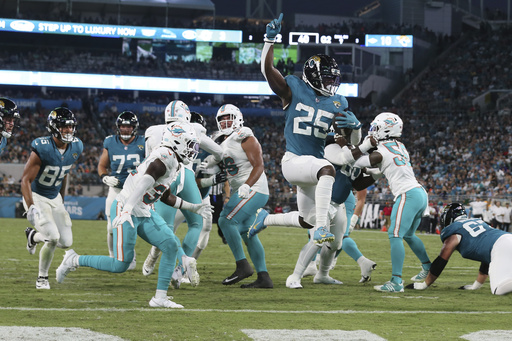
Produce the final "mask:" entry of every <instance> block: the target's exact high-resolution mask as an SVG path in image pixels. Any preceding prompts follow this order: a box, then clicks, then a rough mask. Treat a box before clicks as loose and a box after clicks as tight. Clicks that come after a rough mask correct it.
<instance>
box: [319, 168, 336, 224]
mask: <svg viewBox="0 0 512 341" xmlns="http://www.w3.org/2000/svg"><path fill="white" fill-rule="evenodd" d="M333 184H334V177H332V176H330V175H324V176H321V177H320V179H318V184H317V185H316V190H315V207H316V225H315V227H320V226H327V221H328V217H327V216H328V212H329V206H330V203H331V195H332V185H333Z"/></svg>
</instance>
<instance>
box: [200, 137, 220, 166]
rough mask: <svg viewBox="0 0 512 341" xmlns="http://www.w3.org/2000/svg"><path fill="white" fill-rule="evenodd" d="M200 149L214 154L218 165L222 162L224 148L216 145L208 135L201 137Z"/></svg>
mask: <svg viewBox="0 0 512 341" xmlns="http://www.w3.org/2000/svg"><path fill="white" fill-rule="evenodd" d="M200 147H201V149H203V150H205V151H207V152H208V153H210V154H212V155H213V157H214V158H215V161H216V163H219V162H220V161H221V160H222V147H221V146H219V145H218V144H217V143H215V142H214V141H213V140H212V139H211V138H210V137H208V136H206V135H203V136H201V143H200Z"/></svg>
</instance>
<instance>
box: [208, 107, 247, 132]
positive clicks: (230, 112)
mask: <svg viewBox="0 0 512 341" xmlns="http://www.w3.org/2000/svg"><path fill="white" fill-rule="evenodd" d="M224 116H229V117H228V119H227V120H226V119H224ZM215 119H216V120H217V127H218V128H219V131H220V132H221V134H223V135H231V133H233V131H235V130H237V129H240V128H241V127H243V126H244V115H242V112H241V111H240V109H238V107H236V106H234V105H233V104H224V105H223V106H221V107H220V108H219V110H218V111H217V116H216V117H215ZM221 122H225V123H224V124H222V123H221Z"/></svg>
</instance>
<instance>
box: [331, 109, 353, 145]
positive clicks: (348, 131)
mask: <svg viewBox="0 0 512 341" xmlns="http://www.w3.org/2000/svg"><path fill="white" fill-rule="evenodd" d="M336 117H345V113H344V112H343V111H342V112H337V113H336V114H334V117H333V118H332V127H333V129H334V132H335V133H336V134H338V135H341V136H344V137H345V138H346V139H347V140H350V134H351V133H352V129H350V128H338V124H337V123H336Z"/></svg>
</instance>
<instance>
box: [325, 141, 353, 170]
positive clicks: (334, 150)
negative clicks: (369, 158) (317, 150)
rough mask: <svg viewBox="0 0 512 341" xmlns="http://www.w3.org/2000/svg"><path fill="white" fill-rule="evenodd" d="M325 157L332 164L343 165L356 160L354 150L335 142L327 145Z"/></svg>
mask: <svg viewBox="0 0 512 341" xmlns="http://www.w3.org/2000/svg"><path fill="white" fill-rule="evenodd" d="M324 157H325V158H326V159H327V160H328V161H329V162H330V163H332V164H335V165H338V166H342V165H346V164H351V163H353V162H354V157H353V156H352V151H351V150H350V149H349V148H348V147H347V146H345V147H343V148H342V147H340V146H339V145H338V144H336V143H333V144H330V145H328V146H327V147H325V150H324Z"/></svg>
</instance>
